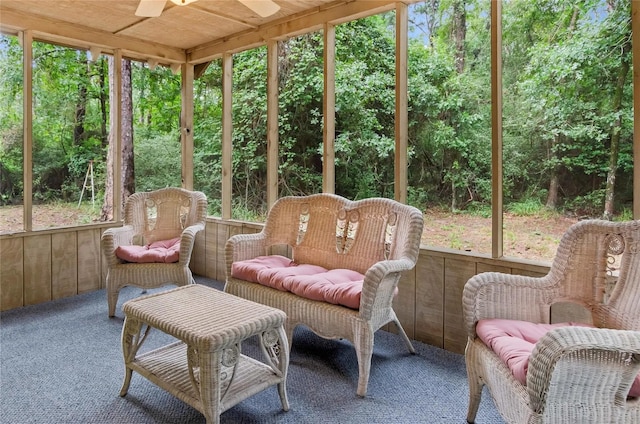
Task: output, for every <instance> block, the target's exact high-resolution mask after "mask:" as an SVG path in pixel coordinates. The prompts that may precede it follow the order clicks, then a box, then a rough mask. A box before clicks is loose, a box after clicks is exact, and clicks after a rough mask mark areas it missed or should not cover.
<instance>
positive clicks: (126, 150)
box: [121, 59, 136, 205]
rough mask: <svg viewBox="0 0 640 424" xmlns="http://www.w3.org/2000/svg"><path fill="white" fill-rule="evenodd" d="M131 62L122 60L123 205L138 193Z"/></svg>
mask: <svg viewBox="0 0 640 424" xmlns="http://www.w3.org/2000/svg"><path fill="white" fill-rule="evenodd" d="M131 93H132V86H131V61H130V60H127V59H123V60H122V99H121V100H122V204H123V205H124V201H125V200H126V199H127V197H129V196H130V195H131V194H133V193H135V191H136V179H135V168H134V155H133V99H132V94H131Z"/></svg>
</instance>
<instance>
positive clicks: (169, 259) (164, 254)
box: [116, 237, 180, 263]
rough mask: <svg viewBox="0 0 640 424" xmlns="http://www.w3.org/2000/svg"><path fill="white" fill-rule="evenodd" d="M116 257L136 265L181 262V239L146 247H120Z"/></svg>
mask: <svg viewBox="0 0 640 424" xmlns="http://www.w3.org/2000/svg"><path fill="white" fill-rule="evenodd" d="M116 256H117V257H118V258H120V259H122V260H123V261H126V262H134V263H174V262H178V260H180V237H176V238H173V239H170V240H161V241H156V242H153V243H150V244H147V245H145V246H135V245H134V246H118V247H117V248H116Z"/></svg>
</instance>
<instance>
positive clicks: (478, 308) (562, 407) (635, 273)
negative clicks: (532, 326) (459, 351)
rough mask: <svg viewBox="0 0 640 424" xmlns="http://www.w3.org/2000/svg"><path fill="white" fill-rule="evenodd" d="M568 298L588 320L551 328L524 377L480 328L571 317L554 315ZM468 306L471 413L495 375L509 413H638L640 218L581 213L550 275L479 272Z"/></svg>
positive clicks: (635, 418) (571, 417)
mask: <svg viewBox="0 0 640 424" xmlns="http://www.w3.org/2000/svg"><path fill="white" fill-rule="evenodd" d="M559 302H560V303H559ZM564 302H571V303H575V304H579V305H582V306H583V307H584V311H585V312H586V313H585V314H584V315H585V317H588V318H590V319H587V321H583V322H585V323H586V324H587V325H589V326H588V327H583V326H562V327H560V328H553V329H551V330H549V331H547V332H543V334H544V335H543V336H542V337H541V338H540V339H539V340H537V342H536V343H535V345H534V348H533V351H532V352H531V353H530V355H529V356H528V361H529V362H528V370H527V371H526V385H524V384H521V383H520V382H519V381H521V380H517V379H516V378H514V374H513V373H512V372H511V371H510V369H509V368H508V367H507V366H506V365H505V362H504V361H503V360H501V359H500V358H499V357H498V355H496V353H494V351H493V350H492V349H490V348H488V347H487V345H486V344H485V343H483V342H482V341H481V340H480V338H478V335H477V333H476V328H477V323H478V322H479V321H480V320H485V319H490V318H498V319H507V320H519V321H525V322H531V323H542V324H550V323H553V322H555V321H562V322H564V321H567V319H566V316H565V317H562V318H556V317H554V316H553V315H556V308H557V307H558V306H560V305H565V304H564ZM553 304H556V306H554V307H553V308H552V305H553ZM463 308H464V320H465V326H466V329H467V332H468V342H467V348H466V353H465V356H466V364H467V374H468V379H469V394H470V401H469V410H468V415H467V421H468V422H470V423H471V422H473V421H474V420H475V416H476V413H477V410H478V406H479V404H480V397H481V392H482V387H483V385H487V387H488V389H489V392H490V394H491V396H492V397H493V400H494V402H495V404H496V407H497V408H498V410H499V412H500V414H501V415H502V416H503V418H504V419H505V420H506V421H507V422H509V423H640V399H639V398H631V397H629V396H628V394H629V390H630V388H631V387H632V384H633V383H634V379H636V376H637V375H638V372H639V371H640V221H631V222H624V223H613V222H608V221H600V220H586V221H582V222H579V223H577V224H575V225H573V226H572V227H570V228H569V229H568V230H567V232H566V233H565V235H564V236H563V238H562V240H561V241H560V245H559V247H558V251H557V253H556V257H555V259H554V261H553V263H552V266H551V269H550V271H549V273H548V274H547V275H546V276H544V277H540V278H534V277H527V276H520V275H510V274H503V273H497V272H487V273H482V274H479V275H476V276H474V277H472V278H471V279H470V280H469V281H468V282H467V283H466V285H465V287H464V292H463ZM564 313H565V314H566V311H565V312H564ZM578 315H580V314H577V313H575V312H574V313H573V316H572V317H571V319H569V320H568V321H578V320H576V319H574V317H576V316H578ZM589 321H590V322H589ZM509 322H513V321H509ZM591 326H593V327H591ZM545 331H546V330H545ZM636 384H637V383H636Z"/></svg>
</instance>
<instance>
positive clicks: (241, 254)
mask: <svg viewBox="0 0 640 424" xmlns="http://www.w3.org/2000/svg"><path fill="white" fill-rule="evenodd" d="M266 239H267V238H266V235H265V234H264V232H260V233H254V234H235V235H233V236H231V237H229V239H228V240H227V243H226V244H225V247H224V256H225V265H226V276H227V278H229V277H231V265H233V263H234V262H238V261H244V260H247V259H253V258H256V257H258V256H262V255H266V254H267V245H266Z"/></svg>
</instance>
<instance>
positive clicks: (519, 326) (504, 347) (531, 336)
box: [476, 319, 640, 397]
mask: <svg viewBox="0 0 640 424" xmlns="http://www.w3.org/2000/svg"><path fill="white" fill-rule="evenodd" d="M566 326H583V327H593V326H592V325H588V324H582V323H575V322H563V323H557V324H536V323H532V322H527V321H518V320H509V319H484V320H480V321H478V324H477V325H476V334H477V335H478V337H479V338H480V340H482V341H483V343H484V344H485V345H487V346H488V347H489V348H490V349H491V350H493V351H494V352H495V353H496V355H498V356H499V357H500V359H501V360H502V361H503V362H504V363H505V364H506V365H507V367H508V368H509V369H510V370H511V372H512V373H513V376H514V377H515V378H516V380H518V381H519V382H520V384H522V385H526V383H527V369H528V367H529V357H530V356H531V352H533V348H534V347H535V344H536V342H537V341H538V340H540V338H541V337H542V336H544V335H545V333H546V332H547V331H549V330H551V329H553V328H558V327H566ZM629 396H631V397H639V396H640V375H638V377H636V379H635V381H634V382H633V385H632V386H631V390H630V391H629Z"/></svg>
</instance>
